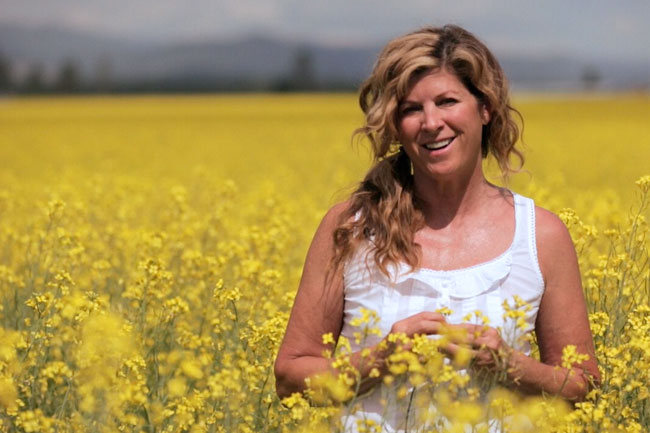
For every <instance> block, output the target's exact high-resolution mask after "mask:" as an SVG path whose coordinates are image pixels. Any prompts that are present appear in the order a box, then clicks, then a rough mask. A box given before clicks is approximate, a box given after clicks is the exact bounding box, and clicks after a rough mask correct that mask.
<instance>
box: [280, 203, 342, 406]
mask: <svg viewBox="0 0 650 433" xmlns="http://www.w3.org/2000/svg"><path fill="white" fill-rule="evenodd" d="M343 206H344V205H337V206H335V207H333V208H332V209H331V210H330V211H329V212H328V213H327V215H325V217H324V218H323V221H322V222H321V224H320V226H319V227H318V229H317V230H316V234H315V235H314V239H313V241H312V244H311V246H310V247H309V251H308V253H307V258H306V260H305V266H304V268H303V274H302V278H301V280H300V285H299V286H298V293H297V294H296V298H295V300H294V304H293V308H292V310H291V316H290V318H289V323H288V325H287V331H286V333H285V335H284V339H283V341H282V345H281V346H280V350H279V351H278V356H277V358H276V360H275V378H276V390H277V393H278V395H279V396H280V397H286V396H289V395H291V394H292V393H294V392H300V391H303V390H304V388H305V379H306V378H308V377H310V376H313V375H314V374H316V373H321V372H325V371H327V370H329V369H330V368H331V367H330V364H329V361H328V359H327V358H325V357H324V355H323V353H324V352H325V350H327V348H328V347H327V346H326V345H325V344H323V334H326V333H329V332H331V333H332V334H333V336H334V340H335V341H336V340H337V339H338V336H339V333H340V332H341V325H342V319H343V286H342V277H341V275H333V276H332V277H331V278H330V280H329V281H327V282H326V272H327V268H328V266H329V261H330V258H331V257H332V251H333V238H332V234H333V231H334V228H335V227H336V222H337V220H338V216H339V215H340V213H341V212H342V211H343V210H344V207H343Z"/></svg>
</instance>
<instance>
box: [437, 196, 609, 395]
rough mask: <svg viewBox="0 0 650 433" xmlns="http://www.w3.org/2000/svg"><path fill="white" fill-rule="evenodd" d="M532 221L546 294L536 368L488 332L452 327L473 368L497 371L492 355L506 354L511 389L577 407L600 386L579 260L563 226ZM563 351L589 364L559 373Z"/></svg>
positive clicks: (542, 217) (545, 217) (544, 215)
mask: <svg viewBox="0 0 650 433" xmlns="http://www.w3.org/2000/svg"><path fill="white" fill-rule="evenodd" d="M536 215H537V224H536V231H537V251H538V259H539V263H540V267H541V271H542V274H543V276H544V280H545V291H544V295H543V297H542V301H541V304H540V307H539V312H538V314H537V321H536V323H535V331H536V333H537V341H538V344H539V349H540V355H541V362H540V361H537V360H535V359H533V358H531V357H529V356H526V355H525V354H523V353H521V352H517V351H512V350H511V349H510V348H509V347H508V346H507V345H506V344H505V343H504V342H503V340H502V339H501V337H500V335H499V333H498V332H497V331H496V330H495V329H493V328H481V327H479V326H477V325H469V324H463V325H456V326H459V327H462V328H465V329H467V330H469V331H470V332H469V333H468V342H467V343H468V344H470V345H471V347H472V349H473V350H474V365H475V366H477V367H478V368H481V367H484V368H488V369H495V368H499V367H502V366H499V365H498V363H499V357H498V356H495V353H496V354H502V355H503V354H506V355H507V361H508V366H507V367H508V378H509V380H510V382H511V386H512V387H513V388H516V389H519V390H520V391H524V392H527V393H532V394H540V393H549V394H554V395H559V396H562V397H563V398H565V399H567V400H570V401H581V400H583V399H584V398H585V396H586V394H587V392H589V389H590V388H591V387H592V386H593V385H594V384H596V385H597V384H598V383H599V381H600V374H599V372H598V366H597V363H596V357H595V352H594V346H593V339H592V335H591V331H590V329H589V320H588V316H587V307H586V303H585V299H584V295H583V292H582V284H581V281H580V271H579V268H578V260H577V257H576V253H575V249H574V247H573V242H572V241H571V236H570V235H569V232H568V230H567V229H566V227H565V226H564V224H563V223H562V221H561V220H560V219H559V218H558V217H557V216H555V215H554V214H552V213H551V212H548V211H546V210H544V209H541V208H537V213H536ZM452 326H453V325H452ZM568 345H573V346H575V347H576V352H577V353H579V354H586V355H588V356H589V359H588V360H586V361H583V362H581V363H578V364H576V365H574V366H573V368H565V367H562V352H563V349H564V347H566V346H568ZM457 350H458V346H457V345H450V347H449V348H448V351H449V352H450V353H452V354H453V353H455V352H456V351H457Z"/></svg>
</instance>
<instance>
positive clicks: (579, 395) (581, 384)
mask: <svg viewBox="0 0 650 433" xmlns="http://www.w3.org/2000/svg"><path fill="white" fill-rule="evenodd" d="M598 387H600V372H599V371H598V370H597V369H596V370H595V371H593V372H587V371H583V372H581V373H580V374H579V375H578V377H577V378H576V380H575V381H574V386H573V389H572V390H571V392H570V393H569V395H568V396H567V397H566V398H567V400H569V401H570V402H571V403H572V404H574V405H575V404H576V403H582V402H584V401H585V400H587V397H588V396H589V393H590V392H591V391H592V390H594V389H596V388H598Z"/></svg>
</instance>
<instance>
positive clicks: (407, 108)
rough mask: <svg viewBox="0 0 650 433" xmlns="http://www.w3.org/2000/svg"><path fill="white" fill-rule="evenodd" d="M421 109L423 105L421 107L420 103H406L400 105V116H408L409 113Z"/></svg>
mask: <svg viewBox="0 0 650 433" xmlns="http://www.w3.org/2000/svg"><path fill="white" fill-rule="evenodd" d="M421 109H422V107H420V106H419V105H413V104H409V105H404V106H402V107H400V110H399V114H400V116H408V115H409V114H413V113H417V112H418V111H420V110H421Z"/></svg>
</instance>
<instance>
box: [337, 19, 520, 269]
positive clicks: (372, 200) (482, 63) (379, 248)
mask: <svg viewBox="0 0 650 433" xmlns="http://www.w3.org/2000/svg"><path fill="white" fill-rule="evenodd" d="M439 69H444V70H446V71H448V72H451V73H453V74H455V75H456V77H457V78H458V79H459V80H460V81H461V82H462V83H463V84H464V85H465V87H466V88H467V89H468V90H469V91H470V93H472V94H473V95H474V96H475V97H476V99H477V100H478V102H479V104H484V105H485V106H486V107H487V108H488V110H489V112H490V122H489V123H488V124H487V125H485V126H484V128H483V134H482V142H481V148H482V153H483V157H484V158H485V157H487V156H488V155H492V156H493V157H494V158H495V159H496V161H497V163H498V165H499V168H500V169H501V172H502V175H503V176H504V177H506V176H507V175H508V174H509V173H511V172H514V171H517V170H518V169H519V168H521V166H522V165H523V162H524V159H523V154H522V153H521V152H520V151H519V150H518V149H517V148H516V147H515V144H516V142H517V141H518V140H519V137H520V127H519V125H518V123H517V122H515V116H516V117H517V118H518V119H519V121H521V116H520V115H519V112H518V111H517V110H515V109H514V108H513V107H512V106H511V105H510V100H509V94H508V82H507V79H506V77H505V75H504V73H503V70H502V69H501V66H500V65H499V62H498V61H497V59H496V58H495V57H494V55H493V54H492V53H491V52H490V50H488V48H487V47H486V46H485V45H484V44H483V43H482V42H481V41H479V40H478V39H477V38H476V37H475V36H474V35H473V34H471V33H470V32H468V31H467V30H465V29H463V28H461V27H458V26H455V25H446V26H444V27H439V28H433V27H427V28H423V29H421V30H418V31H415V32H413V33H409V34H406V35H404V36H401V37H398V38H396V39H393V40H392V41H390V42H389V43H388V44H387V45H386V46H385V47H384V49H383V50H382V52H381V53H380V55H379V57H378V59H377V61H376V63H375V65H374V68H373V71H372V73H371V75H370V77H368V79H367V80H366V81H365V82H364V83H363V84H362V86H361V91H360V95H359V104H360V106H361V109H362V110H363V112H364V114H365V124H364V125H363V126H362V127H360V128H358V129H357V130H356V131H355V132H354V136H361V137H365V138H367V139H368V140H369V141H370V143H371V146H372V151H373V154H374V163H373V166H372V167H371V169H370V170H369V171H368V173H367V174H366V176H365V178H364V179H363V181H362V182H361V183H360V185H359V186H358V188H357V189H356V191H354V192H353V193H352V195H351V197H350V200H349V202H348V206H347V207H346V209H345V210H344V211H343V212H342V213H341V215H340V219H339V221H338V225H337V227H336V229H335V230H334V255H333V257H332V261H331V263H330V269H334V270H338V269H340V267H341V265H342V264H343V263H345V261H346V260H347V259H348V258H350V256H351V255H352V254H353V253H354V251H355V250H356V249H357V247H358V246H359V245H360V244H361V243H363V242H366V241H370V246H371V248H370V250H369V254H371V255H372V256H373V259H374V262H375V264H376V265H377V267H378V268H379V269H380V270H381V272H383V273H384V274H385V275H389V272H388V266H389V265H390V264H397V263H399V262H405V263H406V264H408V265H410V266H411V267H412V268H415V267H417V266H418V265H419V260H420V246H419V245H417V244H416V243H415V242H414V235H415V233H416V232H417V231H418V230H419V229H420V228H421V227H422V225H423V221H424V219H423V215H422V212H421V211H420V207H419V205H418V200H417V197H416V196H415V195H414V190H413V176H412V175H411V163H410V161H409V159H408V156H407V155H406V153H405V152H404V151H403V150H400V145H399V143H398V140H397V136H398V130H397V123H398V120H399V119H398V110H397V107H398V106H399V103H400V102H401V101H402V100H403V99H404V98H405V97H406V95H407V93H408V91H409V89H410V86H411V85H412V83H413V80H414V78H417V76H419V75H421V74H423V73H426V72H427V71H432V70H439ZM512 156H514V157H515V159H517V160H518V166H517V167H515V166H513V165H512V164H511V157H512Z"/></svg>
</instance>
